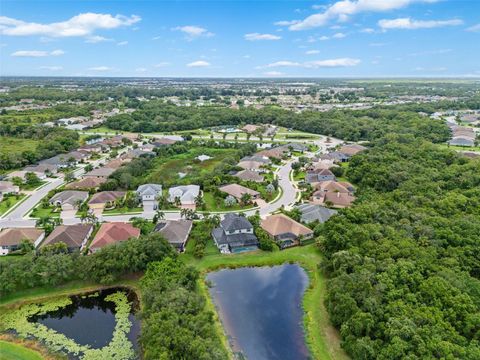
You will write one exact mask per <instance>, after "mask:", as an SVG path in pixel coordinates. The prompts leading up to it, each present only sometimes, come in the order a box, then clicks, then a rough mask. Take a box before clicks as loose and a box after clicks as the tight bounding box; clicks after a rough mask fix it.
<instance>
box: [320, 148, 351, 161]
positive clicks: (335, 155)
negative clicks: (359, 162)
mask: <svg viewBox="0 0 480 360" xmlns="http://www.w3.org/2000/svg"><path fill="white" fill-rule="evenodd" d="M320 160H333V162H334V163H344V162H347V161H348V160H350V155H347V154H344V153H342V152H339V151H332V152H331V153H328V154H325V155H321V156H320Z"/></svg>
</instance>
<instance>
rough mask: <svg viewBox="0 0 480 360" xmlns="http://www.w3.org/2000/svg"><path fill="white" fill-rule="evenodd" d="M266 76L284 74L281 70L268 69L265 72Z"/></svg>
mask: <svg viewBox="0 0 480 360" xmlns="http://www.w3.org/2000/svg"><path fill="white" fill-rule="evenodd" d="M263 75H265V76H282V75H283V73H282V72H280V71H266V72H264V73H263Z"/></svg>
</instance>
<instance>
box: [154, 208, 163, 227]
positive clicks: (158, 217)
mask: <svg viewBox="0 0 480 360" xmlns="http://www.w3.org/2000/svg"><path fill="white" fill-rule="evenodd" d="M164 219H165V213H164V212H163V211H161V210H157V212H156V213H155V215H153V219H152V222H153V223H154V224H156V223H157V222H158V220H164Z"/></svg>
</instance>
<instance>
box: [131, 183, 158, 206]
mask: <svg viewBox="0 0 480 360" xmlns="http://www.w3.org/2000/svg"><path fill="white" fill-rule="evenodd" d="M137 195H138V198H139V199H140V201H141V202H142V205H143V209H144V210H145V211H153V210H156V209H157V208H158V197H159V196H161V195H162V185H158V184H143V185H140V186H139V187H138V189H137Z"/></svg>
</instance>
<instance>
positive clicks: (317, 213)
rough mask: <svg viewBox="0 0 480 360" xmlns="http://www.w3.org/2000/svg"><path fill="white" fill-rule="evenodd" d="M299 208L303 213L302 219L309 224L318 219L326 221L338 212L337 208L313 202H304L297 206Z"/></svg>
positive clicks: (322, 221)
mask: <svg viewBox="0 0 480 360" xmlns="http://www.w3.org/2000/svg"><path fill="white" fill-rule="evenodd" d="M297 209H299V210H300V212H301V213H302V215H301V220H302V222H304V223H306V224H308V223H311V222H314V221H316V220H318V221H319V222H321V223H324V222H325V221H327V220H328V219H330V217H332V216H333V215H335V214H336V213H337V211H336V210H332V209H327V208H325V207H323V206H320V205H312V204H302V205H299V206H297Z"/></svg>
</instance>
